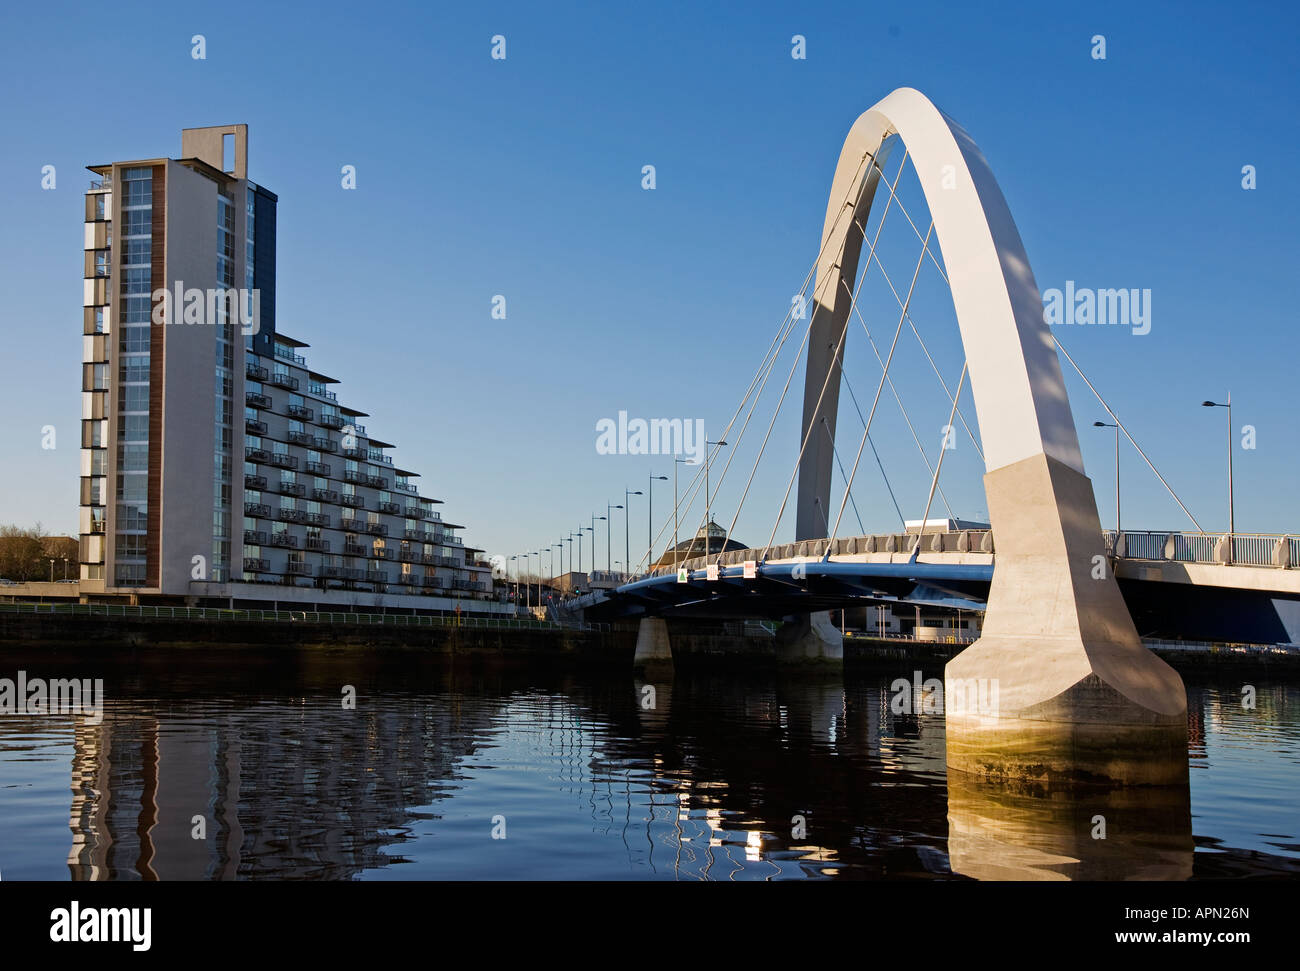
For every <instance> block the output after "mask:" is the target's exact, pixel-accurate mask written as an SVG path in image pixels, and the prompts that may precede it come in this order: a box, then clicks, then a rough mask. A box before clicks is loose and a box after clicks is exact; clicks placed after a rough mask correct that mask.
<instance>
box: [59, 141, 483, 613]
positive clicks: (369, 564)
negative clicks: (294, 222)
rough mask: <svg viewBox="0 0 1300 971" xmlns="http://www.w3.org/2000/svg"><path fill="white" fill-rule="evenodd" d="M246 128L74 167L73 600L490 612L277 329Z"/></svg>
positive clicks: (429, 523) (379, 452)
mask: <svg viewBox="0 0 1300 971" xmlns="http://www.w3.org/2000/svg"><path fill="white" fill-rule="evenodd" d="M247 137H248V128H247V126H246V125H230V126H223V127H215V128H188V129H185V130H184V131H183V132H182V133H181V155H182V157H181V158H179V159H169V158H147V159H140V160H136V161H128V162H114V163H111V164H107V165H92V166H89V168H90V170H91V171H92V172H93V173H94V175H95V178H94V180H93V181H92V182H91V185H90V191H89V192H87V193H86V197H85V245H84V248H85V299H84V301H83V302H84V308H85V310H84V320H83V329H82V333H83V334H84V338H83V340H84V345H83V346H84V350H83V356H82V361H83V364H82V372H83V373H82V382H83V383H82V396H81V397H82V429H81V449H82V451H81V528H80V544H79V545H80V553H79V556H78V559H79V560H80V571H79V573H80V580H81V594H82V595H83V597H87V598H89V599H101V598H103V597H120V596H130V597H131V598H132V599H134V600H139V601H144V602H153V603H166V602H172V603H176V602H178V601H179V600H180V599H181V598H187V599H189V601H190V602H198V603H204V602H208V603H221V602H224V601H231V602H244V603H249V604H252V603H258V604H260V603H265V602H268V601H272V602H276V603H304V604H305V603H315V604H318V605H329V606H335V605H346V606H355V607H375V608H380V607H383V608H388V607H396V608H401V607H406V608H416V609H433V610H452V609H456V608H457V607H460V608H461V609H471V608H470V607H469V606H468V604H474V607H473V608H472V609H477V610H493V609H494V608H495V609H497V610H504V609H506V608H505V607H504V605H494V604H493V603H492V602H491V601H490V598H491V597H492V593H491V591H492V580H491V569H490V567H488V566H487V565H485V564H482V563H479V562H478V561H477V560H476V559H475V556H474V554H475V553H478V552H481V551H480V550H475V549H473V548H472V547H469V546H467V545H465V543H464V541H463V540H462V539H461V537H460V536H458V535H457V531H458V530H460V529H461V528H462V527H461V526H458V525H455V524H453V523H450V522H447V521H445V520H444V519H443V518H442V515H441V514H440V513H439V512H438V511H436V510H435V509H434V506H435V505H438V504H441V502H442V500H440V499H434V498H432V497H430V496H428V495H421V494H420V489H419V487H418V486H417V485H416V482H415V479H416V478H417V473H416V472H413V471H411V470H409V469H406V468H404V467H401V466H398V465H396V464H395V463H394V460H393V457H392V456H391V455H390V454H389V449H391V448H392V447H393V446H392V445H391V444H389V443H388V442H384V441H381V440H380V439H379V438H378V437H377V436H375V435H374V434H372V433H371V432H370V431H369V430H367V428H366V426H365V425H363V424H362V423H361V419H362V418H364V417H366V415H365V412H363V411H360V410H358V409H356V408H354V407H349V406H348V405H345V404H343V403H342V402H341V401H340V400H339V396H338V394H337V393H336V392H335V391H334V390H333V386H334V385H335V384H337V381H336V379H334V378H332V377H329V376H327V375H325V374H321V373H319V372H318V371H315V370H313V369H312V368H311V367H310V366H309V365H308V363H307V360H306V358H304V357H303V356H302V354H301V353H300V352H301V351H302V349H303V348H305V347H307V344H305V343H304V342H303V341H301V340H297V339H295V338H293V337H290V336H288V335H286V334H285V333H283V332H282V331H281V330H279V329H278V326H277V307H276V300H275V288H276V206H277V202H278V200H277V196H276V195H275V193H273V192H270V191H268V190H267V189H266V188H265V187H263V186H260V185H257V184H255V183H253V182H251V181H250V180H249V179H248V175H247V162H248V151H247ZM330 253H331V249H330V247H329V245H328V243H327V242H323V243H322V247H321V249H320V254H321V258H322V259H329V258H330V256H329V254H330ZM278 309H279V311H280V314H279V316H280V317H281V318H283V317H284V316H285V315H284V313H283V311H284V309H285V308H284V307H280V308H278ZM350 326H351V327H352V329H353V330H354V331H355V332H356V333H357V334H358V335H360V336H361V339H365V340H369V339H372V338H373V336H374V332H373V331H372V330H370V329H369V328H368V326H367V323H366V322H363V321H353V322H351V325H350ZM367 335H369V336H367ZM391 346H392V353H393V355H394V358H393V359H394V362H398V363H405V364H406V365H407V366H408V367H410V368H411V369H412V374H411V378H412V380H415V379H420V380H423V378H424V377H426V376H427V375H426V373H425V371H427V367H426V365H425V364H422V363H421V362H420V360H419V359H418V356H415V357H413V356H410V355H409V354H407V353H406V352H407V350H409V349H407V348H403V347H402V346H400V345H398V344H393V345H391ZM372 377H375V378H378V379H381V380H388V378H387V377H385V376H382V375H373V376H372ZM432 413H433V412H430V414H432ZM463 602H464V603H466V604H467V605H466V606H463V607H462V606H461V605H462V603H463Z"/></svg>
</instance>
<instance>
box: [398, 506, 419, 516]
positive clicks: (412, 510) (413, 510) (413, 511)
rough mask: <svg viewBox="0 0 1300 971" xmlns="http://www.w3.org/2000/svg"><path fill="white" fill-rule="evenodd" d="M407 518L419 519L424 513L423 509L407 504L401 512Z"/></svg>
mask: <svg viewBox="0 0 1300 971" xmlns="http://www.w3.org/2000/svg"><path fill="white" fill-rule="evenodd" d="M402 515H404V516H405V517H406V518H407V519H419V518H420V517H421V516H423V515H424V510H423V509H421V508H420V507H419V506H407V507H406V511H405V512H404V513H402Z"/></svg>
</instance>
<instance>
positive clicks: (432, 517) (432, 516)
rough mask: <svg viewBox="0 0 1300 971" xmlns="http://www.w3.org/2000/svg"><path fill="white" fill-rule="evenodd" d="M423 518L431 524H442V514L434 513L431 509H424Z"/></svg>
mask: <svg viewBox="0 0 1300 971" xmlns="http://www.w3.org/2000/svg"><path fill="white" fill-rule="evenodd" d="M424 518H425V519H428V520H429V521H431V522H435V523H440V522H442V513H440V512H436V511H434V510H432V509H426V510H425V511H424Z"/></svg>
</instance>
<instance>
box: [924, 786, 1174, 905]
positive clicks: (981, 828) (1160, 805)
mask: <svg viewBox="0 0 1300 971" xmlns="http://www.w3.org/2000/svg"><path fill="white" fill-rule="evenodd" d="M1192 848H1193V844H1192V816H1191V802H1190V798H1189V792H1188V788H1187V786H1169V787H1132V788H1126V789H1113V790H1091V791H1089V790H1078V789H1057V790H1048V791H1042V790H1028V789H1017V788H1014V787H1009V786H995V785H988V784H984V783H980V782H978V781H976V780H975V779H974V778H973V777H971V776H969V775H967V774H965V773H963V772H955V771H949V773H948V856H949V859H950V861H951V863H952V869H953V872H954V873H959V874H962V875H963V876H968V877H974V878H976V879H978V880H1186V879H1187V878H1188V877H1190V876H1191V875H1192Z"/></svg>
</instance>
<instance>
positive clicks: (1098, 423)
mask: <svg viewBox="0 0 1300 971" xmlns="http://www.w3.org/2000/svg"><path fill="white" fill-rule="evenodd" d="M1092 425H1093V427H1094V428H1113V429H1115V542H1116V543H1118V542H1119V522H1120V520H1119V423H1118V422H1116V423H1115V424H1113V425H1112V424H1110V423H1109V422H1104V421H1094V422H1093V423H1092Z"/></svg>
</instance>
